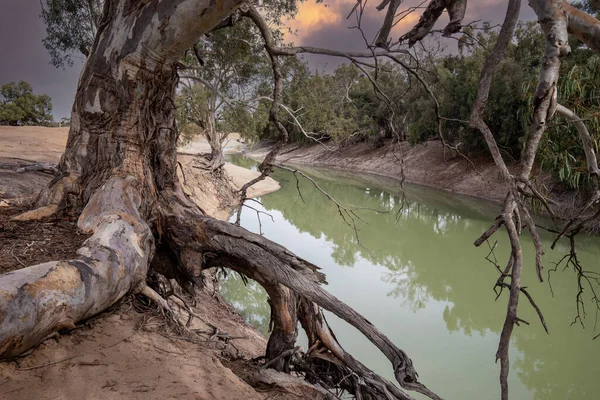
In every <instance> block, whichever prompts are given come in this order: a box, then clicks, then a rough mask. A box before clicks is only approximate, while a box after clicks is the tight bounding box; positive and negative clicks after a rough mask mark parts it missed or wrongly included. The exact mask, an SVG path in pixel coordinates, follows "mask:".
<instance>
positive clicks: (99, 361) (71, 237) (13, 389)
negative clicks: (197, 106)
mask: <svg viewBox="0 0 600 400" xmlns="http://www.w3.org/2000/svg"><path fill="white" fill-rule="evenodd" d="M67 134H68V129H67V128H40V127H0V165H2V164H4V165H6V164H7V163H11V162H12V163H15V162H18V160H19V159H25V160H33V161H38V162H49V163H57V162H58V161H59V160H60V156H61V154H62V151H63V149H64V147H65V144H66V140H67ZM204 142H205V141H204ZM206 145H207V144H206ZM203 146H204V143H202V139H200V140H198V142H197V143H195V144H194V146H192V147H191V148H187V149H186V150H187V151H188V152H190V151H197V152H204V150H202V149H204V148H205V147H203ZM179 160H180V162H181V164H182V167H183V168H182V169H183V172H181V171H180V179H181V180H182V181H184V180H185V184H186V191H187V192H188V193H189V194H190V196H191V197H192V199H193V200H194V201H195V202H196V203H197V204H199V206H200V207H201V208H202V209H203V210H204V211H205V212H206V213H208V214H209V215H211V216H213V217H215V218H220V219H226V218H227V217H228V215H229V213H230V209H229V208H228V206H230V205H231V204H222V202H221V200H222V199H230V200H231V201H234V200H235V196H234V190H235V188H236V187H240V186H241V185H242V184H244V183H245V182H247V181H248V180H251V179H253V178H254V177H255V176H257V174H258V172H253V171H250V170H247V169H244V168H241V167H236V166H233V165H229V164H228V165H227V166H226V167H225V170H226V173H227V175H229V178H226V179H230V181H231V183H233V188H228V187H227V186H228V185H222V184H221V183H222V182H221V181H217V182H215V181H212V180H210V179H208V178H207V173H206V171H204V170H202V169H201V168H199V167H201V163H202V159H201V158H200V157H195V156H193V155H180V157H179ZM184 175H185V178H184ZM50 179H51V176H50V175H48V174H44V173H41V172H26V173H17V172H14V171H11V170H9V169H5V170H2V169H0V205H1V204H4V205H7V204H10V203H12V201H13V200H16V199H18V198H25V197H28V196H29V197H30V196H34V195H35V194H36V193H37V192H38V191H39V190H40V189H41V188H43V187H44V185H46V184H47V183H48V182H49V180H50ZM278 188H279V184H278V183H277V182H276V181H274V180H273V179H271V178H268V179H266V180H264V181H262V182H260V183H259V184H257V185H256V186H255V187H254V188H253V189H252V190H251V191H250V192H249V195H251V196H259V195H262V194H265V193H269V192H271V191H274V190H277V189H278ZM2 199H5V200H7V201H5V202H4V203H3V200H2ZM11 210H12V209H11V208H9V207H2V208H0V259H1V260H3V262H2V268H0V273H3V272H6V271H10V270H13V269H18V268H21V267H22V265H23V264H25V263H26V264H30V262H29V261H31V262H32V263H33V264H36V263H40V262H44V261H48V260H53V259H55V257H57V255H56V254H54V252H53V250H52V249H53V248H55V246H66V244H65V243H70V244H72V245H73V246H72V247H73V248H74V249H77V248H78V247H79V245H80V242H76V241H77V240H83V239H80V238H78V236H77V235H78V234H77V233H76V231H75V227H74V226H73V225H72V223H70V222H60V224H62V225H61V226H63V225H65V226H67V228H65V229H67V231H68V232H66V233H65V232H57V231H56V225H55V224H56V223H55V222H49V223H38V222H35V223H32V226H30V227H24V226H20V225H18V223H15V222H11V221H10V220H9V218H10V215H12V214H11ZM14 212H16V211H13V213H14ZM36 224H37V225H36ZM69 224H71V225H70V226H71V227H70V228H69V227H68V226H69ZM18 229H21V231H22V232H20V233H19V234H16V233H14V232H13V230H17V231H18ZM71 231H72V232H71ZM2 232H4V233H7V235H8V236H7V237H6V238H5V239H2ZM11 232H13V233H11ZM29 232H31V234H30V233H29ZM69 232H71V233H69ZM34 233H37V234H38V235H37V236H36V237H29V236H30V235H33V234H34ZM71 242H72V243H71ZM61 243H62V244H61ZM72 256H74V255H72ZM15 257H21V258H15ZM17 261H18V263H17ZM23 261H25V263H23ZM207 281H208V282H207V283H208V287H207V288H205V289H204V290H202V291H200V293H199V294H198V295H197V297H196V302H197V306H195V307H194V309H193V310H194V313H195V314H196V315H197V316H198V318H194V320H193V324H192V326H191V328H193V329H197V330H201V331H205V332H208V334H207V338H208V337H210V336H211V332H213V329H214V328H213V327H215V326H216V327H218V328H219V332H221V333H222V334H228V335H230V336H232V337H237V338H238V339H237V340H235V342H234V343H233V346H235V347H232V345H231V344H228V345H226V344H225V343H224V342H223V341H221V340H219V339H218V338H216V339H214V340H203V341H201V342H199V343H190V342H188V341H185V340H182V339H180V338H178V337H176V336H169V335H165V330H164V328H161V327H163V326H164V325H165V321H164V319H163V318H162V317H160V316H158V315H152V314H151V313H149V312H148V311H146V312H140V311H139V310H137V311H136V310H135V308H134V306H133V304H134V303H133V302H132V301H131V300H132V299H131V298H129V299H126V300H125V302H124V303H123V304H121V305H119V306H117V307H115V308H113V309H112V310H111V311H109V312H107V313H103V314H101V315H100V316H98V317H97V318H95V319H94V320H93V321H90V322H89V323H88V324H86V325H82V326H81V327H80V328H78V329H76V330H74V331H72V332H69V333H68V334H66V335H59V336H58V337H56V338H54V339H49V340H46V341H45V342H43V343H42V344H41V345H39V346H38V347H36V348H35V349H34V350H33V351H32V353H31V354H30V355H28V356H26V357H24V358H22V359H19V360H16V361H13V362H4V363H0V398H3V399H4V398H6V399H15V400H18V399H23V400H25V399H41V400H44V399H48V400H49V399H62V400H70V399H107V398H108V399H169V398H178V399H185V400H188V399H190V400H191V399H207V400H210V399H222V400H228V399H248V400H250V399H252V400H254V399H266V398H269V395H268V393H261V392H258V391H256V390H254V389H253V388H252V387H251V386H249V385H248V384H247V383H245V382H244V381H243V380H242V379H240V378H239V377H238V376H237V375H235V374H234V373H233V372H232V370H231V369H229V368H228V364H227V361H223V360H224V359H232V358H233V359H235V358H236V357H242V358H244V359H249V358H253V357H257V356H260V355H263V354H264V351H265V347H266V340H265V338H264V337H262V336H261V335H260V334H259V333H258V332H257V331H256V330H255V329H254V328H252V327H250V326H249V325H248V324H246V323H245V322H244V321H243V319H242V318H241V317H240V316H239V315H238V314H237V313H236V312H235V311H234V310H233V308H232V307H230V306H228V305H227V304H226V303H225V300H224V299H223V298H222V297H221V296H220V294H219V293H218V291H216V292H215V290H214V289H213V288H211V286H212V282H210V279H208V280H207ZM226 352H228V353H227V354H225V353H226ZM232 352H233V353H232ZM229 353H232V354H229Z"/></svg>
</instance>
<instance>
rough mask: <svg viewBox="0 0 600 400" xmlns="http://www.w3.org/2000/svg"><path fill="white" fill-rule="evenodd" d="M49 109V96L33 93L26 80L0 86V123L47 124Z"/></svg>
mask: <svg viewBox="0 0 600 400" xmlns="http://www.w3.org/2000/svg"><path fill="white" fill-rule="evenodd" d="M51 111H52V103H51V100H50V97H49V96H48V95H46V94H42V95H36V94H34V93H33V89H32V88H31V85H30V84H29V83H27V82H24V81H20V82H19V83H15V82H10V83H7V84H5V85H2V87H0V125H47V124H49V123H50V122H52V114H50V112H51Z"/></svg>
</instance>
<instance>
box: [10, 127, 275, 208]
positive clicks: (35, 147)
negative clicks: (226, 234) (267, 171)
mask: <svg viewBox="0 0 600 400" xmlns="http://www.w3.org/2000/svg"><path fill="white" fill-rule="evenodd" d="M68 134H69V128H45V127H38V126H24V127H12V126H0V164H3V163H4V164H6V163H8V162H10V161H11V160H12V161H13V162H14V161H15V159H23V160H32V161H37V162H48V163H55V164H56V163H58V162H59V161H60V157H61V155H62V152H63V151H64V148H65V146H66V143H67V136H68ZM238 139H239V137H238V136H236V135H233V136H232V137H231V140H230V141H229V142H228V144H227V145H226V146H225V152H227V153H233V152H239V151H240V150H241V149H242V148H243V146H244V145H243V144H242V143H240V142H239V141H238ZM179 150H180V151H182V152H184V153H185V154H181V155H180V156H179V161H180V162H181V164H182V166H183V169H184V170H183V175H185V177H186V185H187V186H188V188H187V189H188V190H187V192H188V193H189V194H191V195H192V196H194V195H195V196H197V199H196V200H197V202H199V204H201V206H202V208H203V209H204V210H205V211H206V212H207V213H208V214H210V215H212V216H214V217H215V218H221V219H223V218H226V217H227V214H228V213H229V211H228V210H225V209H223V208H215V205H216V204H218V201H216V198H215V197H213V196H211V195H210V193H213V194H214V190H213V189H214V188H209V189H206V188H202V187H200V185H199V182H201V176H200V175H202V171H201V170H200V169H199V167H200V165H199V164H198V162H197V161H198V160H197V157H194V154H202V153H207V152H210V146H209V145H208V143H207V141H206V139H205V138H204V137H199V138H197V139H196V140H194V141H192V142H191V143H190V144H188V145H187V146H185V147H183V148H181V149H179ZM225 171H226V172H227V175H228V176H229V178H230V180H231V183H232V186H233V189H239V188H241V187H242V185H243V184H244V183H246V182H248V181H250V180H252V179H254V178H255V177H257V176H258V175H259V172H256V171H250V170H248V169H246V168H242V167H238V166H235V165H232V164H229V163H227V164H226V165H225ZM180 177H183V176H182V175H181V176H180ZM24 178H26V179H24ZM48 180H49V176H48V175H47V174H42V173H28V174H26V175H23V174H17V173H15V172H10V171H3V173H2V174H0V198H19V197H26V196H32V195H33V194H34V192H35V191H37V190H38V186H40V185H42V186H43V184H45V183H46V182H47V181H48ZM30 183H31V184H30ZM277 189H279V184H278V183H277V181H275V180H273V179H271V178H267V179H265V180H263V181H261V182H258V183H257V184H256V185H254V186H252V187H251V188H250V189H249V191H248V195H249V196H250V197H259V196H262V195H264V194H267V193H271V192H273V191H275V190H277ZM226 206H227V205H226Z"/></svg>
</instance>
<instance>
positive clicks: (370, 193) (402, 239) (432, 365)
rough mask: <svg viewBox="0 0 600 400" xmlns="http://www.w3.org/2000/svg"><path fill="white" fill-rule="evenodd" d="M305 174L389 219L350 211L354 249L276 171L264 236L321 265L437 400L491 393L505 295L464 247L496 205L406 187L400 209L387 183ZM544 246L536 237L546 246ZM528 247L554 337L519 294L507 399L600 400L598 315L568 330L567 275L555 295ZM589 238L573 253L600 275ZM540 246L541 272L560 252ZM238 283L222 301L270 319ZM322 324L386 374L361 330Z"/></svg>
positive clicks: (527, 275) (560, 276) (322, 209)
mask: <svg viewBox="0 0 600 400" xmlns="http://www.w3.org/2000/svg"><path fill="white" fill-rule="evenodd" d="M244 162H246V163H249V161H247V159H245V160H244ZM247 165H248V164H247ZM247 165H246V166H247ZM310 173H311V175H312V176H313V177H315V179H316V180H317V181H318V183H319V186H320V187H321V188H323V189H324V190H325V191H327V192H328V193H329V194H331V195H332V196H333V197H334V198H336V199H337V200H338V201H339V202H340V203H342V204H344V205H348V206H359V207H367V208H371V209H379V210H388V211H389V212H388V213H374V212H372V211H365V210H363V211H357V213H358V215H359V216H360V219H361V220H363V221H364V223H363V222H360V221H359V222H358V223H357V227H358V229H359V231H358V234H359V240H360V243H359V242H358V241H357V238H356V235H355V233H354V231H353V230H352V229H350V228H349V227H348V225H347V224H346V223H344V221H343V219H342V218H340V216H339V212H338V210H337V208H336V207H335V206H334V205H333V204H332V203H331V202H330V201H329V200H327V198H326V197H325V196H323V195H322V194H321V193H320V192H318V190H317V189H316V188H315V187H314V186H313V185H312V184H311V183H310V182H308V181H303V180H302V178H300V179H301V181H300V184H299V185H300V190H301V192H302V198H301V197H300V196H299V195H298V193H297V189H296V180H295V178H294V176H293V175H292V174H291V173H289V172H287V171H283V170H277V171H276V172H275V174H274V175H273V177H274V178H275V179H276V180H278V181H279V182H280V183H281V189H280V190H279V191H277V192H275V193H271V194H269V195H267V196H264V197H263V198H262V199H261V201H262V203H263V206H264V209H265V210H266V211H267V212H269V213H270V214H272V215H273V217H274V219H275V223H271V221H270V220H269V221H265V220H263V221H262V223H263V231H264V232H265V235H266V236H267V237H269V238H271V239H273V240H276V241H277V242H279V243H281V244H283V245H285V246H287V247H289V248H290V249H291V250H292V251H294V252H295V253H296V254H298V255H300V256H302V257H304V258H306V259H308V260H309V261H311V262H314V263H315V264H317V265H320V266H321V267H323V269H324V272H325V273H326V274H327V276H328V280H329V281H330V287H329V288H328V289H329V290H330V291H331V292H332V293H333V294H334V295H336V296H338V297H339V298H341V299H342V300H344V301H346V302H347V303H348V304H350V305H351V306H353V307H354V308H356V309H357V310H358V311H359V312H361V313H363V314H364V315H365V316H366V317H367V318H368V319H369V320H371V321H372V322H373V323H374V324H375V325H377V326H378V327H379V328H380V329H381V330H382V331H384V332H385V333H386V334H387V335H389V336H390V337H391V339H392V340H394V341H395V342H396V343H398V344H399V345H400V347H402V348H404V349H405V350H406V351H407V352H408V353H409V354H410V355H411V357H412V358H413V361H414V362H415V364H416V367H417V370H418V371H419V373H420V376H421V378H422V379H424V382H425V383H426V384H427V385H428V386H430V387H432V388H433V389H434V390H437V391H438V392H440V393H442V394H443V395H444V397H445V398H447V399H496V398H498V397H499V395H498V394H499V385H498V366H496V365H495V364H494V362H493V361H494V354H495V350H496V346H497V342H498V335H499V332H500V329H501V325H502V322H503V316H504V312H505V309H506V297H504V296H503V297H501V299H500V300H499V301H497V302H496V301H494V298H495V294H494V292H493V291H492V289H491V288H492V285H493V282H494V281H495V279H496V277H497V274H496V272H495V270H494V267H493V266H492V265H491V264H490V263H489V262H487V261H486V260H485V257H486V255H487V254H488V252H489V249H487V248H480V249H476V248H474V247H473V245H472V243H473V240H474V239H475V238H477V237H478V236H479V234H481V232H483V231H485V230H486V229H487V228H488V224H489V223H490V221H492V220H493V217H494V212H495V211H497V209H498V207H497V206H494V205H489V204H486V203H483V202H480V201H476V200H474V199H471V198H468V197H459V196H449V195H447V194H444V193H441V192H438V191H433V190H429V189H425V188H420V187H411V188H408V190H407V199H408V203H406V202H404V201H403V197H402V192H401V191H400V190H399V187H398V184H397V183H395V182H390V181H388V180H382V179H376V180H373V179H371V180H362V181H357V180H355V179H352V178H351V177H348V176H346V175H343V174H337V173H336V174H331V173H324V172H320V171H310ZM303 199H304V201H303ZM242 224H243V225H244V226H245V227H246V228H248V229H250V230H253V231H255V232H258V222H257V221H256V214H255V213H246V212H244V213H243V214H242ZM498 238H499V239H503V238H502V237H501V236H498ZM549 239H550V238H549V237H543V240H544V241H545V242H546V243H548V241H549ZM524 241H525V244H524V255H525V259H526V260H528V264H527V265H526V267H525V270H524V274H523V281H524V283H525V284H526V285H529V290H530V292H531V294H532V295H533V296H534V298H535V299H536V301H537V302H538V304H539V305H540V306H541V307H542V310H543V312H544V315H545V317H546V320H547V322H548V325H549V328H550V332H551V335H550V336H547V335H546V334H545V333H544V331H543V329H542V328H541V326H540V324H539V322H538V321H537V317H536V315H535V312H534V311H533V310H532V309H531V307H529V306H528V304H527V303H526V300H525V299H523V300H522V302H521V307H520V317H521V318H523V319H525V320H527V321H529V322H530V323H531V325H530V326H528V327H521V328H518V329H517V330H516V332H515V334H514V336H513V348H512V349H511V361H512V367H511V381H510V382H511V398H513V399H536V400H538V399H540V400H541V399H556V400H558V399H561V400H562V399H595V398H598V397H599V394H600V381H599V380H598V379H597V378H596V376H597V375H598V372H599V371H600V369H599V367H598V366H597V365H596V364H595V362H596V361H597V360H598V359H600V342H598V341H595V342H592V341H591V338H592V336H593V333H592V329H591V327H592V326H593V323H594V321H593V317H594V316H593V315H592V316H591V317H590V318H588V321H587V323H588V325H590V329H588V330H582V329H581V328H580V327H579V326H576V325H574V326H571V325H570V323H571V322H572V320H573V317H574V315H575V294H576V281H575V277H574V275H573V274H572V273H570V272H569V271H565V272H562V273H557V274H555V275H554V276H553V278H552V280H553V281H552V283H553V288H554V292H555V297H554V298H553V297H552V296H551V294H550V291H549V289H548V286H547V284H539V283H537V280H536V278H535V271H534V265H533V254H534V253H533V249H532V246H531V243H530V241H529V240H528V239H527V238H525V239H524ZM596 243H597V238H587V239H583V240H581V243H580V251H579V257H580V259H581V262H582V264H584V265H585V267H586V268H587V269H591V270H596V271H598V270H599V268H598V264H597V260H598V256H599V255H600V254H599V250H598V247H597V244H596ZM546 248H547V253H548V254H547V255H546V256H545V264H546V266H547V267H548V268H549V267H551V266H552V265H551V263H552V262H556V261H558V260H559V259H560V258H561V256H562V255H563V254H564V252H565V251H566V248H565V247H564V246H563V247H560V248H559V249H557V250H556V251H550V250H549V248H548V245H546ZM507 250H508V244H507V243H505V242H503V241H500V242H499V243H498V244H497V249H496V251H495V253H496V255H497V256H498V258H499V260H500V263H503V262H504V258H505V256H506V254H507ZM240 284H241V283H240V282H239V281H234V280H229V281H227V282H226V284H225V285H224V286H225V289H224V290H225V292H226V293H225V294H226V297H227V298H229V299H230V301H233V302H234V305H236V306H237V307H239V308H241V309H243V310H244V311H243V312H245V313H246V317H247V318H248V319H249V320H251V321H260V323H259V326H261V327H262V329H264V327H265V326H266V325H267V324H268V318H269V308H268V306H267V305H266V302H265V300H264V299H265V297H262V296H264V292H263V293H261V290H259V289H260V288H258V287H257V285H254V286H252V287H251V288H250V292H249V294H248V292H246V290H247V289H244V288H242V287H241V286H240ZM236 285H237V286H236ZM236 303H237V304H236ZM329 320H330V322H331V325H332V326H333V328H334V329H335V330H336V334H337V335H338V337H339V339H340V341H341V342H342V344H343V345H345V346H346V347H347V348H348V350H349V351H351V352H353V353H355V355H356V356H358V357H359V358H360V359H361V360H364V361H365V363H366V364H367V365H369V366H370V367H372V368H374V369H375V370H377V371H378V372H380V373H382V374H384V375H387V376H388V377H389V378H393V377H392V376H391V374H390V372H391V371H390V368H389V364H388V362H387V361H386V360H385V358H384V357H383V356H381V355H379V354H378V353H377V352H376V351H374V350H373V347H372V346H371V345H370V344H369V343H368V342H367V341H366V340H365V339H363V338H362V337H361V336H360V334H358V333H357V332H355V331H354V330H353V329H352V328H348V326H347V325H346V324H344V323H342V322H341V321H338V320H337V319H336V318H335V317H333V316H330V317H329Z"/></svg>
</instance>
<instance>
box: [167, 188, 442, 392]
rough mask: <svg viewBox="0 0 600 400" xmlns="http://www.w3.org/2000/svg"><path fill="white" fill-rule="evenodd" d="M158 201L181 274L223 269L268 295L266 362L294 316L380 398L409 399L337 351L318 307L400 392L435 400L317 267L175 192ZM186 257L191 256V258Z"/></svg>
mask: <svg viewBox="0 0 600 400" xmlns="http://www.w3.org/2000/svg"><path fill="white" fill-rule="evenodd" d="M164 199H165V200H166V202H165V203H163V206H162V207H161V209H162V210H163V214H162V217H161V220H162V221H163V226H164V232H162V235H163V236H165V237H167V238H169V240H170V241H171V243H173V244H176V247H174V248H173V250H176V251H178V252H179V254H180V255H181V254H185V255H186V257H182V256H180V257H179V260H180V262H182V263H183V264H184V265H183V268H184V269H186V270H188V271H192V270H198V269H200V270H202V269H208V268H213V267H226V268H229V269H232V270H234V271H237V272H239V273H242V274H244V275H246V276H247V277H249V278H251V279H254V280H256V281H257V282H258V283H259V284H261V285H262V286H263V287H264V288H265V289H266V290H267V292H268V293H269V296H270V297H271V299H270V301H271V305H272V310H273V321H272V322H273V324H274V334H275V335H277V336H278V339H277V340H272V339H270V341H269V350H268V351H267V352H268V358H271V359H273V358H274V357H277V355H278V353H279V354H281V353H282V352H284V351H287V350H289V349H291V348H293V346H294V343H295V339H296V334H297V332H295V330H296V328H295V327H296V321H297V320H298V315H300V316H301V318H300V321H301V322H302V325H303V327H304V328H305V330H307V333H308V334H309V339H312V343H311V344H314V343H316V340H318V341H319V342H320V343H321V344H322V345H323V346H324V347H325V348H327V350H328V351H329V352H330V353H331V355H332V356H333V357H334V358H335V359H336V360H337V361H339V362H340V363H341V364H342V365H343V366H344V367H347V368H349V369H350V370H351V371H352V372H353V373H355V374H357V375H358V376H360V377H361V378H363V379H364V381H365V382H367V383H370V384H371V386H372V387H375V388H379V389H378V390H379V393H380V394H381V395H382V396H386V395H387V394H389V395H390V396H392V398H398V399H410V396H408V395H407V394H405V393H404V392H402V391H401V390H400V389H398V388H396V387H395V386H394V385H393V384H391V383H390V382H387V381H386V380H385V379H383V378H381V377H379V376H378V375H376V374H375V373H373V372H372V371H370V370H368V369H367V368H366V367H364V366H363V365H362V364H360V363H359V362H358V361H356V360H355V359H354V358H353V357H352V356H351V355H350V354H348V353H346V352H345V351H344V350H343V349H342V348H341V346H340V345H339V344H338V343H337V341H336V339H335V336H334V335H333V333H332V332H331V330H330V329H329V327H328V326H327V324H326V322H325V319H324V318H323V315H322V313H321V312H320V309H319V306H320V307H323V308H325V309H326V310H328V311H330V312H332V313H334V314H335V315H337V316H338V317H340V318H342V319H343V320H345V321H346V322H348V323H350V324H351V325H353V326H354V327H355V328H357V329H358V330H359V331H360V332H361V333H363V335H365V336H366V337H367V338H368V339H369V340H370V341H371V342H372V343H373V344H375V345H376V346H377V347H378V348H379V349H380V350H381V351H382V352H383V353H384V354H385V355H386V357H387V358H388V359H389V360H390V362H391V363H392V366H393V369H394V374H395V376H396V379H397V381H398V382H399V383H400V385H401V386H402V387H403V388H405V389H409V390H415V391H417V392H419V393H422V394H425V395H427V396H429V397H430V398H433V399H438V398H439V397H438V396H437V395H435V394H434V393H433V392H431V391H430V390H428V389H427V388H426V387H425V386H424V385H422V384H421V383H419V382H418V380H417V373H416V371H415V369H414V367H413V363H412V360H411V359H410V358H409V357H408V356H407V355H406V353H405V352H404V351H402V350H400V349H399V348H397V347H396V346H395V345H394V344H393V343H392V342H391V341H390V340H389V339H388V338H387V337H386V336H385V335H383V334H382V333H381V332H380V331H379V330H377V328H375V327H374V326H373V325H372V324H371V323H370V322H369V321H367V320H366V319H365V318H364V317H363V316H362V315H360V314H358V313H357V312H356V311H354V310H353V309H352V308H350V307H349V306H347V305H346V304H345V303H343V302H341V301H340V300H339V299H337V298H336V297H334V296H332V295H331V294H329V293H328V292H326V291H325V290H324V289H323V288H322V287H321V286H320V284H321V283H323V282H324V281H325V277H324V275H323V274H322V273H321V272H319V268H318V267H316V266H315V265H313V264H311V263H309V262H307V261H305V260H303V259H301V258H299V257H297V256H296V255H294V254H293V253H291V252H290V251H289V250H287V249H286V248H284V247H282V246H280V245H278V244H276V243H273V242H271V241H269V240H268V239H266V238H264V237H262V236H260V235H256V234H253V233H250V232H248V231H246V230H245V229H243V228H240V227H238V226H235V225H232V224H229V223H226V222H221V221H217V220H213V219H211V218H207V217H205V216H204V215H203V214H201V213H200V212H199V211H197V209H196V208H195V207H193V206H191V205H190V203H189V201H188V200H187V199H185V197H183V196H181V195H179V194H178V193H176V192H171V193H165V196H164ZM192 254H195V256H194V257H192V256H191V255H192ZM191 259H193V260H195V262H196V263H199V264H196V265H194V266H192V265H185V264H186V260H188V261H189V260H191ZM298 305H300V306H299V307H298ZM323 357H324V356H323ZM323 357H321V358H323ZM287 361H288V360H286V359H282V360H278V362H277V363H276V364H275V367H276V368H277V369H283V370H285V369H286V368H287V367H286V362H287Z"/></svg>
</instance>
